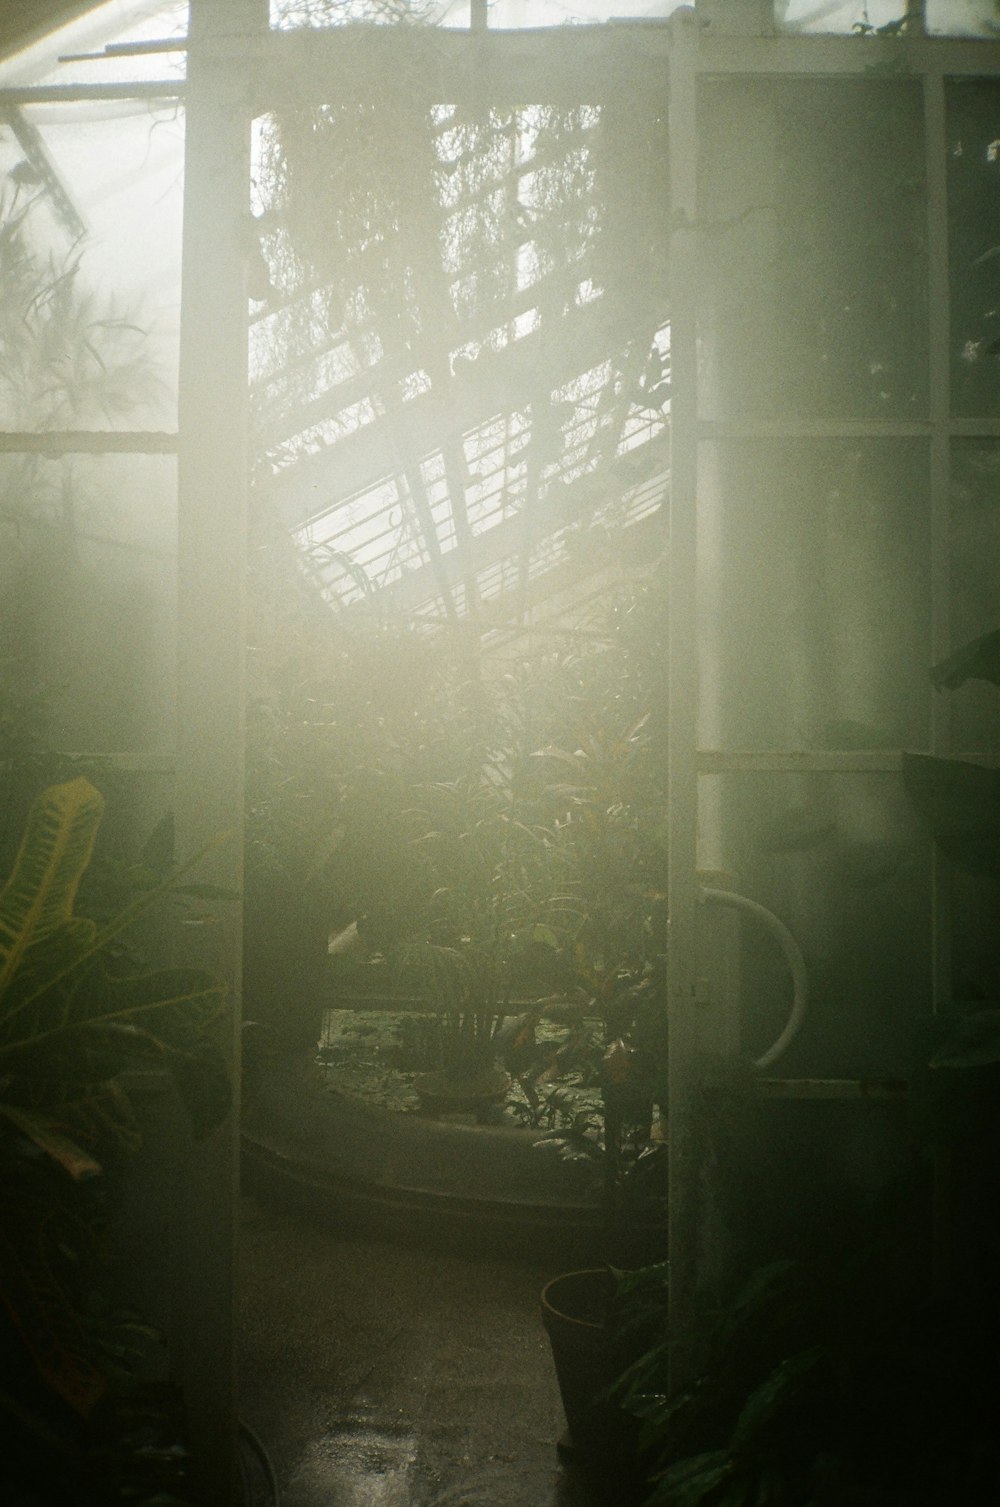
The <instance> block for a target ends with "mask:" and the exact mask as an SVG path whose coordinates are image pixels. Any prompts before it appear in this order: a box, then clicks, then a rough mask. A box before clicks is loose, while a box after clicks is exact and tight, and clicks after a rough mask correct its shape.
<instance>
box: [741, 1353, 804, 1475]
mask: <svg viewBox="0 0 1000 1507" xmlns="http://www.w3.org/2000/svg"><path fill="white" fill-rule="evenodd" d="M825 1356H826V1351H825V1349H824V1348H823V1347H822V1346H821V1345H816V1346H813V1348H812V1349H810V1350H803V1351H801V1352H800V1353H799V1354H798V1355H790V1356H788V1358H787V1359H786V1360H783V1361H782V1362H781V1365H780V1366H776V1367H775V1369H774V1370H773V1371H772V1372H771V1374H770V1376H768V1377H767V1378H766V1379H765V1380H764V1381H762V1382H761V1383H760V1385H759V1386H758V1387H755V1388H754V1390H753V1391H752V1392H751V1393H750V1396H749V1397H748V1398H747V1400H746V1403H745V1404H744V1406H743V1411H742V1412H741V1413H740V1416H739V1418H737V1420H736V1428H735V1429H734V1431H733V1437H732V1447H733V1448H734V1449H737V1450H742V1449H746V1448H747V1446H748V1445H750V1444H751V1443H752V1442H753V1440H754V1438H755V1436H756V1435H757V1434H758V1433H759V1432H760V1430H761V1429H762V1428H764V1427H765V1426H766V1425H767V1424H768V1423H770V1422H771V1420H772V1419H773V1418H774V1417H775V1415H776V1414H778V1413H779V1412H780V1411H781V1409H782V1408H783V1407H785V1406H786V1404H787V1403H788V1402H790V1401H791V1400H792V1399H793V1398H795V1397H797V1396H798V1394H799V1393H800V1392H801V1391H802V1389H803V1386H804V1383H805V1380H806V1378H807V1377H808V1376H809V1375H810V1374H811V1373H812V1372H813V1371H814V1370H815V1369H816V1367H817V1366H818V1365H819V1363H820V1361H822V1360H823V1359H824V1358H825Z"/></svg>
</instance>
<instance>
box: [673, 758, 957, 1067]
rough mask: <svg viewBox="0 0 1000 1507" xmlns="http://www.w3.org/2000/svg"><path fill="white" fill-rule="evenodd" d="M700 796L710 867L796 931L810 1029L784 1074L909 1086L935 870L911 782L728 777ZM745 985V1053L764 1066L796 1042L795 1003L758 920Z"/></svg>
mask: <svg viewBox="0 0 1000 1507" xmlns="http://www.w3.org/2000/svg"><path fill="white" fill-rule="evenodd" d="M701 786H702V800H703V805H704V806H705V807H706V808H708V809H711V810H712V811H713V812H714V813H715V820H716V824H717V826H716V831H715V832H714V833H713V834H712V836H711V837H710V838H709V839H708V840H709V842H710V843H711V848H710V850H709V851H707V852H705V855H704V856H705V857H706V858H707V859H708V860H709V861H710V863H711V866H712V867H713V868H715V867H719V866H721V867H722V868H724V869H726V870H728V871H730V872H731V873H732V874H734V875H735V876H736V877H735V881H734V884H733V887H734V888H735V889H737V890H738V891H739V892H740V893H741V894H745V895H747V896H749V897H750V898H751V899H754V900H756V901H758V902H759V903H760V904H762V905H764V906H766V907H767V909H768V910H770V911H771V912H772V913H773V914H774V915H776V916H778V917H779V918H780V919H781V920H782V921H784V923H785V925H786V926H787V927H788V929H789V930H790V931H791V933H792V936H793V937H794V938H795V940H796V942H797V943H798V945H799V947H800V948H801V950H802V953H803V956H804V958H805V962H806V969H807V973H808V978H809V991H810V994H809V1006H808V1012H807V1015H806V1020H805V1024H804V1026H803V1029H802V1031H801V1033H800V1035H799V1037H798V1038H797V1040H796V1041H795V1042H794V1043H793V1045H792V1046H791V1047H790V1048H789V1050H788V1052H787V1053H786V1054H785V1055H784V1056H783V1057H782V1058H781V1059H780V1061H779V1062H776V1064H775V1072H777V1073H780V1074H782V1075H787V1076H790V1077H796V1076H800V1075H801V1076H804V1077H808V1076H813V1075H815V1076H819V1077H841V1076H843V1077H856V1076H861V1077H867V1076H872V1077H895V1076H901V1075H905V1074H906V1073H907V1072H908V1070H909V1067H910V1065H911V1059H912V1051H913V1046H914V1040H915V1036H914V1033H915V1030H916V1028H917V1025H918V1023H919V1022H920V1020H921V1019H922V1018H924V1017H926V1016H927V1015H929V1014H930V1009H931V1000H930V992H929V989H930V986H929V977H930V968H929V965H930V928H929V925H928V918H929V916H930V872H929V869H930V861H929V846H928V843H927V840H926V837H925V835H924V833H923V830H922V828H921V827H920V825H919V822H918V820H917V818H916V816H915V815H914V813H913V811H912V809H911V807H910V804H909V802H908V801H907V799H906V796H905V794H904V792H903V788H902V783H901V781H900V779H899V777H898V776H897V775H894V774H875V775H869V774H865V775H857V774H854V775H848V774H844V775H831V774H810V775H787V774H763V773H754V774H726V775H712V776H703V777H702V780H701ZM704 837H705V834H704V833H703V840H704ZM740 980H741V1009H742V1021H743V1025H742V1038H743V1046H744V1049H745V1050H746V1051H748V1052H749V1053H750V1054H752V1055H754V1056H758V1055H760V1054H761V1053H763V1052H765V1051H767V1050H768V1048H769V1047H770V1046H771V1045H772V1043H773V1042H774V1041H775V1040H776V1039H777V1038H778V1036H779V1035H780V1033H781V1031H782V1030H783V1029H784V1026H785V1023H786V1021H787V1019H788V1015H789V1012H790V1007H791V999H792V990H791V982H790V976H789V970H788V964H787V962H786V960H785V959H784V957H783V955H782V952H781V949H780V948H779V946H778V945H777V943H776V942H775V940H774V938H773V936H772V935H771V933H770V932H769V931H768V930H767V929H766V928H765V927H764V926H763V925H760V924H758V923H757V922H755V921H754V920H753V919H752V918H751V919H749V920H745V921H744V922H743V923H742V926H741V968H740Z"/></svg>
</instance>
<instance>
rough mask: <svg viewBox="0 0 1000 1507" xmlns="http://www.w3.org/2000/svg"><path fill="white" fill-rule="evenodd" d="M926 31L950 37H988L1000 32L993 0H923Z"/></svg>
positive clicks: (999, 15) (998, 14)
mask: <svg viewBox="0 0 1000 1507" xmlns="http://www.w3.org/2000/svg"><path fill="white" fill-rule="evenodd" d="M924 4H925V7H926V14H927V30H928V31H929V32H932V33H935V34H943V35H945V36H950V37H989V38H991V39H992V40H994V41H995V40H996V38H997V36H998V34H1000V10H998V8H997V3H996V0H924Z"/></svg>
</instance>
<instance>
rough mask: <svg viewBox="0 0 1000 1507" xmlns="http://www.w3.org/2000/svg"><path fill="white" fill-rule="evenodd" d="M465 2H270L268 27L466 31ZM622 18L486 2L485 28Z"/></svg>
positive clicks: (669, 3) (658, 7)
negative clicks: (414, 26)
mask: <svg viewBox="0 0 1000 1507" xmlns="http://www.w3.org/2000/svg"><path fill="white" fill-rule="evenodd" d="M683 3H684V0H629V3H628V5H627V6H626V7H625V9H624V14H625V15H626V16H627V18H628V19H629V20H644V19H650V18H656V17H664V16H669V15H671V14H672V12H673V11H675V10H676V9H677V7H678V6H679V5H681V4H683ZM472 10H473V6H472V4H471V3H470V0H271V25H272V26H276V27H280V28H283V29H288V28H293V27H296V26H342V25H344V24H345V23H348V22H351V21H374V22H381V23H391V22H394V21H398V22H402V23H404V24H406V23H413V22H426V23H429V24H431V25H434V26H445V27H467V26H469V25H470V24H471V21H472ZM622 14H623V8H622V5H621V3H620V0H619V3H616V0H488V5H487V25H488V26H489V27H490V28H491V29H494V30H497V31H520V30H522V29H524V28H528V29H537V28H538V27H545V26H567V25H587V24H594V23H600V22H603V21H610V20H612V19H614V18H616V17H619V16H621V15H622Z"/></svg>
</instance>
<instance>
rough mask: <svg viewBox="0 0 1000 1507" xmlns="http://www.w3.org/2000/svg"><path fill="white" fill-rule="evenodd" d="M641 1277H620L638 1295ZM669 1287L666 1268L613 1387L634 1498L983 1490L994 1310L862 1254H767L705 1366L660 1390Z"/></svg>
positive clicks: (777, 1499)
mask: <svg viewBox="0 0 1000 1507" xmlns="http://www.w3.org/2000/svg"><path fill="white" fill-rule="evenodd" d="M651 1276H652V1274H643V1273H636V1274H631V1275H630V1278H629V1280H630V1281H631V1282H633V1283H637V1284H639V1285H638V1286H637V1288H636V1291H638V1292H640V1293H643V1295H644V1301H648V1298H649V1297H650V1296H652V1297H653V1298H654V1300H655V1299H656V1297H657V1284H656V1283H655V1282H652V1283H651V1280H650V1278H651ZM667 1291H668V1289H667V1282H666V1279H665V1276H664V1277H662V1278H661V1279H660V1281H659V1283H658V1297H659V1304H660V1311H659V1324H658V1328H659V1333H660V1335H661V1336H662V1338H661V1339H660V1340H659V1341H658V1342H657V1343H656V1344H654V1345H653V1346H652V1348H650V1349H648V1350H647V1351H646V1352H645V1353H644V1354H643V1355H642V1356H641V1357H640V1358H639V1359H638V1360H637V1361H636V1362H635V1363H634V1364H633V1365H632V1366H631V1367H630V1368H629V1370H628V1371H626V1372H625V1374H624V1375H623V1376H622V1377H621V1378H620V1379H619V1381H618V1382H617V1383H616V1384H615V1386H614V1387H613V1388H612V1393H611V1395H612V1396H613V1397H614V1398H615V1399H616V1400H617V1402H618V1404H619V1405H620V1406H621V1407H623V1408H624V1409H625V1410H626V1411H627V1412H629V1413H631V1414H632V1415H633V1416H634V1417H636V1418H638V1419H639V1420H640V1421H641V1424H642V1428H641V1433H640V1440H639V1449H640V1454H641V1458H642V1464H643V1468H644V1476H645V1479H646V1480H647V1482H648V1494H647V1496H646V1497H645V1498H644V1507H723V1504H729V1507H737V1504H740V1507H758V1504H771V1507H803V1504H807V1507H820V1504H824V1507H826V1504H830V1507H832V1504H834V1503H836V1504H837V1507H862V1504H864V1507H902V1504H903V1503H904V1502H905V1503H907V1504H908V1507H932V1504H936V1503H938V1502H940V1501H942V1500H945V1499H947V1497H948V1494H949V1491H950V1490H951V1489H952V1488H954V1489H955V1491H956V1493H957V1495H956V1496H955V1500H958V1499H961V1500H976V1499H977V1496H980V1495H981V1497H982V1499H986V1498H988V1497H989V1496H990V1495H991V1493H992V1492H993V1491H995V1489H996V1486H997V1483H998V1480H1000V1453H998V1451H997V1449H996V1443H995V1439H994V1434H993V1428H992V1423H991V1419H992V1416H993V1409H995V1407H996V1403H997V1400H998V1387H997V1381H996V1377H995V1374H994V1367H993V1365H992V1361H991V1359H990V1356H991V1354H992V1347H993V1344H994V1341H995V1330H996V1325H995V1322H994V1321H993V1320H992V1318H985V1316H984V1315H982V1314H981V1313H976V1312H970V1311H969V1310H967V1309H964V1308H963V1307H962V1306H961V1305H959V1304H958V1303H955V1304H953V1305H949V1306H940V1305H935V1304H934V1303H932V1302H931V1301H930V1300H926V1299H920V1300H917V1301H916V1302H914V1301H913V1299H912V1297H911V1296H909V1295H907V1294H902V1293H900V1292H899V1291H898V1290H894V1287H893V1285H892V1284H891V1283H888V1282H886V1281H885V1280H884V1279H883V1278H880V1277H879V1274H878V1263H877V1262H876V1261H875V1260H874V1259H867V1260H862V1259H858V1260H856V1261H855V1262H854V1263H853V1264H852V1265H851V1266H850V1267H848V1268H844V1269H840V1270H830V1271H828V1272H825V1273H820V1272H817V1271H813V1272H809V1273H807V1272H805V1271H804V1270H803V1269H802V1268H800V1267H799V1266H797V1265H796V1264H795V1263H792V1262H787V1261H784V1262H776V1263H773V1264H771V1265H769V1266H767V1267H763V1268H761V1269H760V1270H759V1271H757V1272H755V1273H754V1274H753V1276H752V1277H751V1278H750V1279H749V1281H748V1282H747V1284H746V1286H745V1287H744V1288H743V1290H742V1291H741V1292H740V1293H739V1295H738V1296H737V1298H736V1300H735V1301H734V1303H733V1304H732V1305H731V1307H730V1308H729V1310H728V1311H727V1312H725V1313H724V1314H723V1315H722V1316H721V1318H720V1320H719V1323H718V1325H717V1328H716V1331H715V1334H714V1337H713V1340H712V1344H711V1347H710V1353H709V1357H708V1362H707V1365H706V1368H705V1371H704V1372H703V1374H702V1375H701V1376H699V1377H698V1378H697V1379H696V1380H695V1381H694V1382H693V1383H692V1384H691V1385H689V1386H687V1387H685V1388H683V1389H681V1390H679V1391H677V1392H675V1393H673V1394H671V1393H670V1391H669V1389H668V1381H667V1354H668V1344H667V1326H666V1299H667ZM628 1298H629V1295H628V1293H627V1291H623V1293H622V1295H621V1307H622V1309H623V1311H625V1312H626V1313H627V1311H628ZM646 1317H648V1314H647V1315H646ZM984 1319H985V1322H984Z"/></svg>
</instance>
